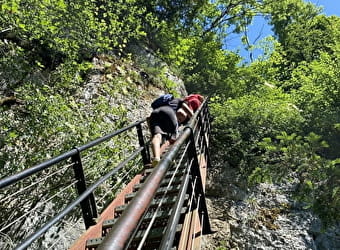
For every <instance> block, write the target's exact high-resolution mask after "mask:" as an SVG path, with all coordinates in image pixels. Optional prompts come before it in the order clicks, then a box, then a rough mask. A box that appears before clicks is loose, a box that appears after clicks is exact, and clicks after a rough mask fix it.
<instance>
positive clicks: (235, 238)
mask: <svg viewBox="0 0 340 250" xmlns="http://www.w3.org/2000/svg"><path fill="white" fill-rule="evenodd" d="M209 174H210V175H209V182H208V186H207V203H208V207H209V213H210V214H209V215H210V219H211V224H212V230H214V231H215V232H214V233H213V234H211V235H208V236H206V237H204V240H203V249H216V248H218V247H220V248H219V249H235V250H236V249H239V250H241V249H242V250H243V249H263V250H274V249H291V250H293V249H301V250H303V249H315V250H326V249H327V250H336V249H340V227H339V225H338V226H335V227H332V228H329V229H327V230H324V229H322V227H321V221H320V219H319V218H317V217H316V216H315V215H314V214H313V213H312V212H311V211H309V210H308V209H305V208H304V206H303V204H300V203H297V202H295V201H294V200H293V199H292V195H291V194H292V191H294V189H295V185H294V184H291V183H282V184H280V185H274V184H260V185H257V186H255V187H252V188H247V187H246V185H245V181H244V180H242V176H241V175H240V174H239V173H238V171H237V170H236V169H234V168H231V167H228V164H227V163H225V165H223V164H222V165H221V166H219V167H217V166H216V167H215V168H214V169H211V170H210V172H209Z"/></svg>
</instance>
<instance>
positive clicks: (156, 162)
mask: <svg viewBox="0 0 340 250" xmlns="http://www.w3.org/2000/svg"><path fill="white" fill-rule="evenodd" d="M160 160H161V159H159V158H158V157H154V158H153V159H152V163H151V166H152V167H156V166H157V165H158V163H159V162H160Z"/></svg>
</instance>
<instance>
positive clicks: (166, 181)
mask: <svg viewBox="0 0 340 250" xmlns="http://www.w3.org/2000/svg"><path fill="white" fill-rule="evenodd" d="M182 179H183V176H179V177H176V178H174V179H173V180H172V185H175V184H180V183H181V182H182ZM170 181H171V178H167V179H164V180H162V182H161V184H160V187H164V186H167V185H169V183H170ZM143 185H144V183H139V184H136V185H134V186H133V190H134V191H137V190H139V189H140V188H141V187H142V186H143Z"/></svg>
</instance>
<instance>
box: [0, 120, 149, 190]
mask: <svg viewBox="0 0 340 250" xmlns="http://www.w3.org/2000/svg"><path fill="white" fill-rule="evenodd" d="M145 121H146V119H143V120H140V121H137V122H135V123H133V124H131V125H129V126H127V127H125V128H122V129H119V130H117V131H115V132H112V133H111V134H108V135H106V136H103V137H101V138H98V139H95V140H93V141H91V142H89V143H87V144H85V145H82V146H79V147H76V148H74V149H72V150H70V151H68V152H66V153H63V154H61V155H59V156H57V157H54V158H52V159H50V160H47V161H44V162H42V163H40V164H38V165H35V166H33V167H30V168H28V169H25V170H23V171H22V172H20V173H18V174H15V175H11V176H8V177H6V178H4V179H1V180H0V188H4V187H7V186H9V185H11V184H14V183H16V182H18V181H20V180H22V179H24V178H26V177H28V176H31V175H33V174H35V173H37V172H40V171H42V170H44V169H46V168H48V167H50V166H53V165H55V164H57V163H59V162H61V161H63V160H66V159H68V158H70V157H72V156H75V155H77V154H78V153H79V152H82V151H84V150H86V149H88V148H91V147H93V146H96V145H98V144H99V143H102V142H104V141H107V140H109V139H111V138H112V137H114V136H116V135H119V134H121V133H123V132H125V131H127V130H129V129H131V128H133V127H136V126H137V125H139V124H141V123H143V122H145Z"/></svg>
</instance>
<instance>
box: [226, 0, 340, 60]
mask: <svg viewBox="0 0 340 250" xmlns="http://www.w3.org/2000/svg"><path fill="white" fill-rule="evenodd" d="M306 2H312V3H314V4H315V5H317V6H322V7H323V13H324V14H325V15H327V16H330V15H336V16H340V0H306ZM271 34H273V33H272V31H271V28H270V26H269V25H268V24H267V22H266V21H265V20H264V19H263V18H261V17H257V18H255V19H254V21H253V24H252V25H251V26H250V27H249V30H248V36H249V42H250V44H255V43H256V42H258V41H260V40H261V39H263V38H264V37H267V36H269V35H271ZM242 35H243V34H232V35H230V36H228V37H227V39H226V40H225V42H226V46H225V48H226V49H229V50H233V51H239V53H240V55H241V56H242V57H244V58H245V61H246V62H249V52H247V51H246V50H244V48H243V45H242V43H241V41H240V38H241V37H242ZM261 54H262V51H261V50H259V49H255V50H254V51H253V56H254V57H257V56H259V55H261Z"/></svg>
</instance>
